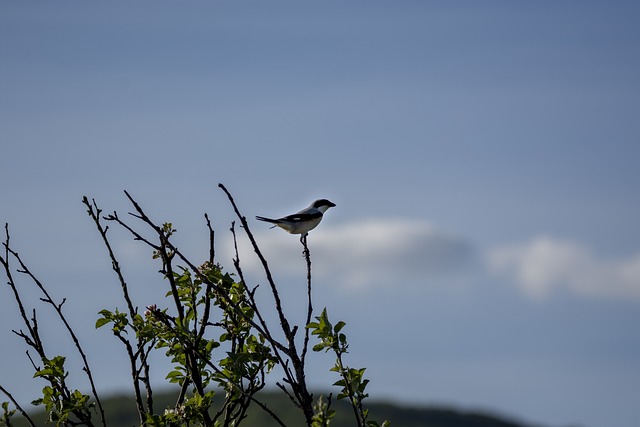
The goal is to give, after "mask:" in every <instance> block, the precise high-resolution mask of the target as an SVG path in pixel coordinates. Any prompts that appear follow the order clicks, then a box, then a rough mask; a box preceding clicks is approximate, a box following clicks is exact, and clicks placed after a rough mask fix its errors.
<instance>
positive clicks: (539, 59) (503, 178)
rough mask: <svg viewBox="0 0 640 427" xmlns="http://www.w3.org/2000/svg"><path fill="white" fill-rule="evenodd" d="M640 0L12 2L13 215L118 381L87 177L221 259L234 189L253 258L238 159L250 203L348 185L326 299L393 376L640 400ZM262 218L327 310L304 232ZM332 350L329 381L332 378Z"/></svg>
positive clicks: (9, 352)
mask: <svg viewBox="0 0 640 427" xmlns="http://www.w3.org/2000/svg"><path fill="white" fill-rule="evenodd" d="M639 12H640V7H639V6H637V4H635V3H634V2H617V1H613V2H606V3H605V2H591V1H586V2H583V1H580V2H578V1H561V2H557V1H540V2H528V3H524V2H517V3H516V2H506V1H487V2H470V1H467V2H455V3H452V2H431V1H425V2H418V1H395V2H382V1H372V2H359V1H346V2H344V1H343V2H338V1H323V2H319V1H303V2H288V1H274V2H268V3H266V2H258V1H241V2H231V1H220V2H190V3H188V4H185V3H180V4H178V3H177V2H166V1H154V2H150V1H141V2H136V3H129V2H122V1H116V2H109V4H96V3H86V2H80V1H58V2H55V3H50V2H48V3H45V2H41V3H24V2H2V3H1V4H0V62H1V63H0V136H1V138H0V144H1V155H0V180H1V182H2V183H3V185H2V186H1V188H0V220H1V221H2V222H8V223H9V224H10V227H11V230H12V239H13V244H14V245H15V247H16V249H18V250H19V251H20V253H21V255H22V256H23V257H24V258H25V259H27V260H28V261H29V264H30V265H31V267H32V268H33V269H34V270H35V271H36V272H37V273H38V275H39V276H40V277H41V278H42V279H44V280H45V281H46V282H47V283H48V285H49V287H50V289H51V290H52V292H53V293H54V294H56V295H58V296H59V297H62V296H66V297H67V299H68V303H67V304H66V306H67V307H68V308H67V309H68V310H69V313H70V316H71V318H72V320H73V321H75V324H76V325H78V328H79V333H80V335H81V337H82V338H84V339H85V341H86V345H87V347H88V349H89V351H88V353H89V357H90V359H91V360H92V361H93V363H94V365H95V366H100V367H101V369H100V371H101V372H100V373H99V374H98V375H97V377H98V378H97V382H98V386H99V387H100V386H102V388H104V389H107V390H110V391H116V390H122V389H126V387H127V382H126V380H127V379H126V375H123V376H119V375H117V374H114V372H116V371H117V368H118V367H119V366H126V365H124V363H125V361H124V359H123V358H122V356H123V355H122V354H121V353H122V352H121V351H120V350H121V349H120V348H118V345H117V342H116V341H115V340H114V339H113V337H111V336H110V335H109V334H108V333H107V332H106V331H102V330H100V331H94V330H93V327H92V325H93V323H94V321H95V318H96V317H97V312H98V311H99V310H100V309H102V308H105V307H107V308H113V307H115V306H116V305H117V304H119V299H118V298H119V295H118V289H117V283H116V282H115V281H114V278H113V277H112V275H111V273H110V265H109V263H108V260H107V259H106V258H105V257H104V250H103V248H102V247H101V243H100V241H99V236H98V235H97V234H96V233H95V232H94V230H93V229H92V226H91V224H90V222H89V219H88V217H86V214H85V212H84V209H83V207H82V205H81V203H80V200H81V198H82V196H83V195H88V196H90V197H95V198H96V199H97V201H98V203H100V204H101V205H102V206H103V207H104V209H105V210H106V211H111V210H118V211H119V212H126V211H128V210H129V209H130V208H129V206H128V205H127V203H126V199H125V197H124V194H123V193H122V190H125V189H126V190H128V191H130V192H131V194H132V195H134V197H136V198H137V199H138V200H139V201H140V202H141V203H142V204H143V206H144V207H145V208H146V209H147V210H148V212H150V213H152V215H153V216H154V217H156V218H157V219H158V220H169V221H172V222H173V223H174V225H175V226H176V228H177V229H178V230H179V234H178V236H177V237H178V239H180V242H181V244H182V247H183V248H185V250H188V251H189V252H190V253H192V254H193V256H194V257H195V258H202V257H204V256H205V251H206V243H207V242H206V233H205V228H204V222H203V218H202V214H203V213H204V212H208V213H209V215H210V216H211V217H212V218H213V221H214V225H215V226H216V228H217V229H218V231H219V233H218V234H219V245H220V248H221V249H220V251H219V252H221V254H220V261H221V262H223V263H225V264H226V265H227V266H228V268H231V267H232V265H231V263H230V262H229V258H230V255H228V252H227V255H226V259H225V251H224V250H223V248H226V247H228V235H226V230H227V228H228V225H229V222H230V221H231V220H232V219H233V217H232V212H231V209H230V208H229V206H228V204H227V203H226V200H225V198H224V195H223V194H222V193H221V192H220V191H219V190H218V189H217V187H216V185H217V183H218V182H223V183H225V184H226V185H227V186H228V187H229V189H230V190H231V191H232V192H233V193H234V195H235V196H236V199H237V201H238V203H239V204H240V206H241V208H242V209H243V211H244V213H245V214H246V215H247V216H248V217H253V216H254V215H265V216H277V215H282V214H287V213H290V212H293V211H295V210H298V209H300V208H302V207H304V206H306V205H307V204H308V203H309V202H310V201H311V200H313V199H315V198H318V197H326V198H329V199H331V200H332V201H334V202H335V203H336V204H337V207H336V208H335V209H332V210H331V211H329V213H328V215H327V217H326V219H325V220H324V221H323V223H322V225H321V226H320V227H319V228H318V229H317V230H314V232H312V234H311V235H310V245H311V249H312V251H313V256H314V271H315V274H316V275H315V280H316V282H315V293H316V307H323V306H328V307H329V312H330V315H332V316H333V317H334V318H336V319H338V318H339V319H343V320H345V321H346V322H347V324H348V332H349V335H350V337H351V341H352V346H351V354H350V357H351V361H352V363H353V364H354V365H357V366H367V367H368V374H369V377H370V379H371V380H372V382H371V386H370V387H371V394H372V396H374V397H376V398H387V399H393V400H395V401H397V402H403V403H427V404H432V403H445V404H451V405H455V406H457V407H460V408H481V409H488V410H494V411H499V412H501V413H505V414H508V415H509V416H512V417H515V418H519V419H523V420H526V421H529V422H532V423H539V424H541V425H548V426H561V425H570V424H571V425H580V426H584V427H596V426H619V427H631V426H636V425H638V422H640V411H639V410H638V408H637V396H638V390H639V387H640V335H639V334H638V332H637V326H636V325H638V324H639V322H640V244H639V243H638V242H640V227H639V226H638V218H640V198H639V197H638V184H640V168H639V167H638V162H639V159H640V143H639V136H640V121H638V112H639V111H640V101H638V100H639V99H640V96H639V95H640V78H639V77H638V76H640V50H639V49H638V46H639V45H640V28H639V27H638V25H637V19H636V18H637V16H638V13H639ZM252 226H253V230H254V231H255V232H256V234H257V236H258V238H259V239H260V242H261V243H262V245H264V247H265V249H268V251H269V255H270V259H271V263H272V266H273V269H274V271H275V274H276V276H277V278H278V279H279V280H280V282H281V285H282V286H283V289H286V292H285V294H286V297H285V302H287V303H288V305H287V307H288V309H289V310H290V312H291V315H292V316H294V317H295V316H296V315H298V317H299V318H300V319H301V320H302V316H301V315H300V313H301V310H302V309H301V308H300V304H301V303H300V301H302V300H303V299H304V289H303V285H301V283H303V281H304V266H303V265H297V264H296V262H298V261H300V262H301V261H302V260H301V258H300V256H299V249H300V248H299V243H298V242H297V239H296V238H295V237H292V236H289V235H287V234H285V233H283V232H281V230H269V229H267V228H266V227H265V225H264V224H261V223H252ZM114 238H117V247H118V250H119V251H120V253H121V254H122V255H121V257H122V258H123V263H125V264H127V265H128V267H127V271H126V273H128V274H129V277H130V280H131V281H133V282H136V283H137V284H139V285H138V286H137V288H136V290H135V291H134V293H135V294H136V296H137V297H138V298H139V299H138V304H139V305H141V306H142V305H145V304H148V303H152V302H156V303H157V302H158V301H160V302H162V300H161V299H160V298H161V295H162V293H163V292H162V291H161V290H159V289H158V287H159V286H160V285H159V284H157V282H158V281H159V279H158V278H157V277H156V276H154V275H153V274H152V273H153V271H155V270H156V269H157V266H155V265H153V264H152V261H151V260H150V257H149V254H148V253H146V252H145V251H144V249H143V248H141V247H140V246H139V245H136V244H135V242H130V241H128V240H127V239H126V235H124V234H114ZM243 258H244V259H245V260H246V261H245V263H246V265H247V271H248V272H249V273H250V274H251V275H252V276H253V277H254V278H255V281H256V283H259V282H260V281H263V280H264V279H263V278H262V277H261V276H260V274H259V271H258V269H257V268H255V261H254V260H252V259H251V256H250V254H248V253H247V254H246V256H244V257H243ZM292 260H294V261H293V262H292ZM149 272H150V273H151V274H149ZM153 285H156V286H155V287H154V286H153ZM24 286H27V288H25V289H26V290H25V292H27V293H28V292H29V291H28V289H29V288H28V286H29V284H28V283H27V282H25V283H24ZM2 293H3V294H4V296H2V297H0V311H1V312H2V313H3V325H4V326H3V328H2V330H0V338H1V339H2V342H3V343H9V345H3V346H2V348H0V358H1V359H2V360H3V361H9V363H11V364H15V365H16V366H17V368H16V369H13V370H11V371H6V372H2V373H0V384H3V385H10V386H11V387H12V388H13V389H14V392H15V393H16V395H18V396H21V397H23V398H24V400H25V401H29V400H30V399H32V398H33V397H34V393H36V391H37V390H38V388H39V387H41V385H40V384H37V383H34V382H33V381H29V378H30V377H31V373H30V371H29V365H28V362H27V361H26V360H23V359H25V358H24V356H23V354H24V348H23V347H22V344H21V343H20V342H19V341H18V340H17V338H16V337H15V336H13V334H12V333H11V331H10V330H11V329H15V328H19V327H20V325H19V324H18V323H16V320H15V319H16V316H15V314H16V311H15V308H14V307H13V306H12V304H11V301H10V298H9V296H10V294H9V291H8V288H6V289H5V290H3V291H2ZM34 298H35V297H34ZM40 310H41V311H42V316H45V315H46V314H45V313H46V308H44V307H42V308H40ZM44 328H45V329H49V328H50V333H51V334H52V335H51V336H52V337H57V335H56V334H58V333H59V332H56V327H55V325H54V324H53V322H52V324H51V325H48V324H47V325H46V326H45V327H44ZM51 340H52V345H53V346H54V347H55V346H56V345H58V346H60V350H61V351H62V350H63V349H64V346H65V345H67V343H65V342H64V339H63V338H59V339H54V338H51ZM71 360H73V359H72V358H71ZM317 363H318V366H319V367H318V368H317V371H315V372H313V373H312V374H311V379H312V382H313V383H314V384H317V385H325V384H327V382H326V374H325V373H324V371H323V369H321V367H322V364H323V363H326V361H322V360H318V361H317ZM5 366H6V363H5ZM125 372H126V368H125ZM163 375H164V374H161V375H160V374H159V376H163ZM75 379H76V380H77V381H78V387H82V378H75Z"/></svg>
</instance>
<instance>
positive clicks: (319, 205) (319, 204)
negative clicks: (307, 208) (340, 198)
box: [311, 199, 336, 213]
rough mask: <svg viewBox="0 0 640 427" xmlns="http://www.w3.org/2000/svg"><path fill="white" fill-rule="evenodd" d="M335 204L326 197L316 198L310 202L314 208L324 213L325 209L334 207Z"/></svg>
mask: <svg viewBox="0 0 640 427" xmlns="http://www.w3.org/2000/svg"><path fill="white" fill-rule="evenodd" d="M335 205H336V204H335V203H333V202H330V201H329V200H327V199H318V200H316V201H315V202H313V203H312V204H311V206H313V207H314V208H316V209H318V210H319V211H320V212H322V213H324V212H325V211H326V210H327V209H329V208H332V207H334V206H335Z"/></svg>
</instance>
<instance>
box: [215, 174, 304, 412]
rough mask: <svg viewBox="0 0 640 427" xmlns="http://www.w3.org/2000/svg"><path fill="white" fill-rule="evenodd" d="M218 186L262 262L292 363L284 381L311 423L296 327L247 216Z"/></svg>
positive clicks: (225, 191) (229, 194)
mask: <svg viewBox="0 0 640 427" xmlns="http://www.w3.org/2000/svg"><path fill="white" fill-rule="evenodd" d="M218 187H220V188H221V189H222V191H224V193H225V194H226V195H227V198H228V199H229V202H230V203H231V206H233V210H234V212H235V213H236V216H237V217H238V219H239V220H240V222H241V223H242V227H243V228H244V231H245V233H246V235H247V237H248V238H249V241H250V242H251V245H252V247H253V250H254V252H255V253H256V255H257V256H258V258H259V259H260V262H261V263H262V267H263V270H264V272H265V274H266V276H267V281H268V282H269V285H270V287H271V293H272V295H273V298H274V300H275V304H276V310H277V312H278V317H279V319H280V325H281V327H282V331H283V332H284V335H285V337H286V340H287V343H288V344H289V346H288V348H287V349H286V351H284V352H285V354H286V355H287V356H288V357H289V359H290V360H291V364H292V365H293V370H294V372H295V379H294V378H293V377H294V375H292V373H291V372H288V373H287V374H286V375H287V378H286V379H285V382H287V383H288V384H289V385H290V386H291V389H292V391H293V393H294V395H295V397H296V402H297V405H298V406H299V407H300V409H302V412H303V413H304V416H305V419H306V422H307V425H311V423H312V418H313V396H312V394H311V393H310V392H309V390H308V389H307V384H306V378H305V371H304V359H302V358H301V356H300V355H299V354H298V350H297V349H296V344H295V333H296V331H297V327H294V328H293V329H292V328H291V326H290V325H289V322H288V321H287V319H286V317H285V315H284V311H283V309H282V304H281V302H280V295H279V294H278V289H277V287H276V284H275V281H274V280H273V277H272V275H271V270H270V269H269V265H268V263H267V260H266V258H265V257H264V255H263V254H262V251H261V250H260V248H259V247H258V244H257V243H256V240H255V238H254V236H253V234H252V233H251V230H250V228H249V224H248V222H247V218H245V217H244V216H243V215H242V214H241V213H240V210H239V209H238V206H237V205H236V202H235V200H234V199H233V196H231V193H230V192H229V190H227V188H226V187H225V186H224V185H223V184H218ZM309 268H310V267H309ZM307 323H308V322H307ZM305 326H306V325H305ZM303 354H304V351H303ZM282 368H283V369H284V370H285V372H286V371H287V370H288V367H287V366H285V365H283V366H282ZM281 388H284V387H281Z"/></svg>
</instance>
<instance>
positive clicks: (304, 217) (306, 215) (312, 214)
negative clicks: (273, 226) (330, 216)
mask: <svg viewBox="0 0 640 427" xmlns="http://www.w3.org/2000/svg"><path fill="white" fill-rule="evenodd" d="M321 217H322V212H320V211H319V210H315V209H314V210H312V211H310V210H308V211H302V212H298V213H295V214H293V215H288V216H285V217H283V218H280V220H282V221H289V222H303V221H310V220H312V219H317V218H321Z"/></svg>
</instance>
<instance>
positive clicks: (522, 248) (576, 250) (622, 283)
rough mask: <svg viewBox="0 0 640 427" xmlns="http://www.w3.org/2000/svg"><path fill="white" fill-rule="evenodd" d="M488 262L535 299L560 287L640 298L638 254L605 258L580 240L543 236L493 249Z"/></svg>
mask: <svg viewBox="0 0 640 427" xmlns="http://www.w3.org/2000/svg"><path fill="white" fill-rule="evenodd" d="M487 261H488V264H489V267H490V268H491V270H492V271H493V272H496V273H499V274H503V275H506V276H507V277H509V278H511V279H513V280H514V281H515V283H516V284H517V285H519V286H520V287H521V288H522V290H523V291H524V292H525V293H526V294H527V295H529V296H531V297H533V298H536V299H542V298H545V297H547V296H549V295H550V294H551V293H552V292H554V291H556V290H559V289H567V290H569V291H571V292H573V293H576V294H581V295H588V296H614V297H631V298H640V253H638V254H636V255H634V256H632V257H630V258H628V259H621V260H604V259H599V258H598V257H597V256H596V255H595V254H593V252H592V251H591V250H590V249H589V248H588V247H585V246H584V245H581V244H579V243H575V242H570V241H563V240H558V239H554V238H552V237H548V236H542V237H538V238H535V239H533V240H532V241H530V242H529V243H526V244H522V245H514V246H506V247H500V248H496V249H493V250H491V251H489V253H488V256H487Z"/></svg>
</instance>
